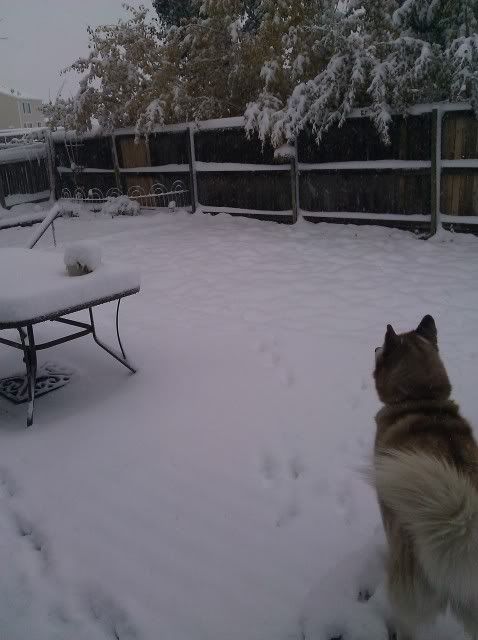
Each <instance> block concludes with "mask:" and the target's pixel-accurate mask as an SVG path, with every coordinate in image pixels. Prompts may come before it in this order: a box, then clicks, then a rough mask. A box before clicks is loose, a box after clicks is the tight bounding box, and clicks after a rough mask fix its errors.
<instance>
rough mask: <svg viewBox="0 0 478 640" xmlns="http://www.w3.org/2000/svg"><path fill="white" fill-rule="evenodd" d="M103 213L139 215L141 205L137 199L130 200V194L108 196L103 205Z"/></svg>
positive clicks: (109, 214) (110, 214)
mask: <svg viewBox="0 0 478 640" xmlns="http://www.w3.org/2000/svg"><path fill="white" fill-rule="evenodd" d="M101 213H103V214H105V215H108V216H112V217H113V216H137V215H139V213H140V206H139V202H138V201H137V200H130V199H129V198H128V196H117V197H116V198H108V199H107V200H106V202H105V203H104V204H103V205H101Z"/></svg>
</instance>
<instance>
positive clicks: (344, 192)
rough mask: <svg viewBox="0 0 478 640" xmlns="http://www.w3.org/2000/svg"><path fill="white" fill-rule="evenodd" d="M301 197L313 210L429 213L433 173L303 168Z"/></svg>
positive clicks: (404, 213)
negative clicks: (318, 170) (307, 169)
mask: <svg viewBox="0 0 478 640" xmlns="http://www.w3.org/2000/svg"><path fill="white" fill-rule="evenodd" d="M300 198H301V208H302V209H303V210H304V211H310V212H320V211H350V212H357V213H367V212H370V213H390V214H403V215H407V214H429V213H430V207H431V183H430V173H429V172H428V171H414V172H413V173H411V172H409V173H406V172H404V173H402V174H401V175H400V174H398V173H397V172H393V171H380V172H372V171H368V172H366V173H365V172H357V171H354V172H352V171H349V172H338V171H333V172H325V171H324V172H320V173H317V172H303V173H301V176H300Z"/></svg>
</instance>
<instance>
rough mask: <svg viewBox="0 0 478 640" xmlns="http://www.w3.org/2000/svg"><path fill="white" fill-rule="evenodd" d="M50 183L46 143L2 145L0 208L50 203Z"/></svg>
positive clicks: (0, 155) (0, 159)
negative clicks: (46, 201) (41, 202)
mask: <svg viewBox="0 0 478 640" xmlns="http://www.w3.org/2000/svg"><path fill="white" fill-rule="evenodd" d="M51 182H52V180H51V175H50V163H49V162H48V149H47V143H45V142H43V143H41V142H38V143H30V144H8V143H7V144H4V145H0V207H2V208H10V207H13V206H15V205H17V204H23V203H26V202H39V201H41V200H47V199H48V198H49V197H50V194H51Z"/></svg>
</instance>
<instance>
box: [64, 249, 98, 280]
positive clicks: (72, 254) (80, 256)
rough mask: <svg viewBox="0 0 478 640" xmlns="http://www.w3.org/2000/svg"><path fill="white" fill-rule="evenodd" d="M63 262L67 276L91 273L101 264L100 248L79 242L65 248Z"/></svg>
mask: <svg viewBox="0 0 478 640" xmlns="http://www.w3.org/2000/svg"><path fill="white" fill-rule="evenodd" d="M64 261H65V265H66V269H67V271H68V275H70V276H81V275H84V274H87V273H92V272H93V271H95V269H97V268H98V267H99V266H100V264H101V247H100V246H99V245H97V244H96V243H95V242H91V241H89V242H79V243H77V244H72V245H69V246H67V247H66V248H65V255H64Z"/></svg>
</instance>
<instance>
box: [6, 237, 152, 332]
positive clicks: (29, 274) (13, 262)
mask: <svg viewBox="0 0 478 640" xmlns="http://www.w3.org/2000/svg"><path fill="white" fill-rule="evenodd" d="M139 286H140V281H139V276H138V273H137V272H136V271H135V270H134V269H131V268H130V267H128V266H122V265H121V264H101V265H99V266H98V268H97V269H96V270H95V271H94V272H93V273H89V274H86V275H82V276H77V277H70V276H69V275H68V274H67V271H66V269H65V265H64V261H63V254H62V252H60V251H41V250H37V249H20V248H3V249H1V250H0V327H1V326H3V327H5V326H13V325H18V324H22V325H26V324H28V323H31V322H32V321H35V322H38V321H41V320H42V319H45V318H50V317H52V316H55V315H60V314H65V313H68V312H69V311H71V310H72V309H75V308H79V307H86V306H89V305H91V306H94V305H95V304H98V303H99V302H100V301H102V300H107V299H112V298H115V297H118V296H121V295H122V294H124V293H127V292H132V291H134V290H138V289H139Z"/></svg>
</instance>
